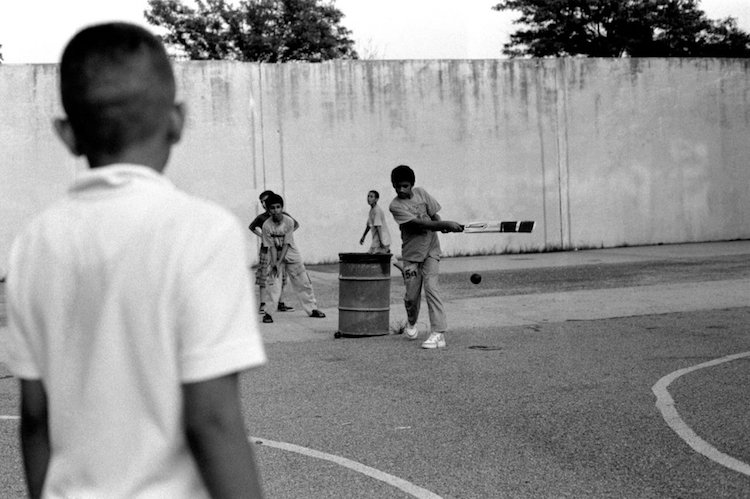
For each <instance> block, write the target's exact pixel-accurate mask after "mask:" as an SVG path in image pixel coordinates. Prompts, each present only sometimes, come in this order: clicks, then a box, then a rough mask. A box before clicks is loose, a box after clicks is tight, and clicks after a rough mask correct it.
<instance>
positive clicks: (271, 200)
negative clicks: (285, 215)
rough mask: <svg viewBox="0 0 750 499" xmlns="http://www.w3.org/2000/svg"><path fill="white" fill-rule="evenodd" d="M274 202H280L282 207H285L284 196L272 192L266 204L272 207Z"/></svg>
mask: <svg viewBox="0 0 750 499" xmlns="http://www.w3.org/2000/svg"><path fill="white" fill-rule="evenodd" d="M274 204H280V205H281V207H282V208H283V207H284V198H282V197H281V196H279V195H278V194H276V193H273V192H272V193H271V194H270V195H269V196H268V199H266V206H268V207H269V208H270V207H271V206H272V205H274Z"/></svg>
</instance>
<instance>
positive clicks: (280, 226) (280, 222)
mask: <svg viewBox="0 0 750 499" xmlns="http://www.w3.org/2000/svg"><path fill="white" fill-rule="evenodd" d="M266 206H267V207H268V212H269V213H270V214H271V218H269V219H268V220H266V221H265V222H264V223H263V244H265V245H266V246H267V247H268V254H269V273H268V283H267V289H268V299H269V302H268V304H267V305H268V306H269V307H270V308H267V309H266V314H265V315H264V316H263V322H265V323H271V322H273V317H272V316H271V314H269V313H268V310H275V309H276V306H277V304H278V303H279V299H280V298H281V281H282V276H283V275H287V276H288V278H289V282H291V284H292V287H293V288H294V291H295V292H296V293H297V298H298V299H299V302H300V304H301V305H302V310H304V311H305V313H306V314H307V315H309V316H310V317H315V318H323V317H325V316H326V315H325V314H324V313H323V312H321V311H320V310H318V304H317V302H316V300H315V292H314V291H313V285H312V281H310V276H309V275H307V269H306V268H305V264H304V263H302V255H301V254H300V252H299V248H298V247H297V243H296V241H295V240H294V220H293V219H292V217H290V216H289V215H286V214H284V199H283V198H282V197H281V196H279V195H278V194H271V195H270V196H268V199H266Z"/></svg>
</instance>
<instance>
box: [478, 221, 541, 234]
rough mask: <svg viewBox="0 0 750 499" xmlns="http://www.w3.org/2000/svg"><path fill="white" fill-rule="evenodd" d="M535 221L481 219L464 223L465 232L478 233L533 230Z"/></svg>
mask: <svg viewBox="0 0 750 499" xmlns="http://www.w3.org/2000/svg"><path fill="white" fill-rule="evenodd" d="M534 225H535V222H534V221H533V220H523V221H520V222H519V221H516V220H480V221H476V222H469V223H467V224H465V225H464V232H465V233H468V234H477V233H482V232H532V231H533V230H534Z"/></svg>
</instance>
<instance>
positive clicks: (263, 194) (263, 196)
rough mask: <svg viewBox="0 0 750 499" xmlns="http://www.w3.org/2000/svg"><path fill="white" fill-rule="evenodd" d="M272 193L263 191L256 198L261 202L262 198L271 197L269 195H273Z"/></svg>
mask: <svg viewBox="0 0 750 499" xmlns="http://www.w3.org/2000/svg"><path fill="white" fill-rule="evenodd" d="M273 193H274V192H273V191H263V192H261V193H260V195H259V196H258V199H259V200H263V198H265V197H268V196H270V195H271V194H273Z"/></svg>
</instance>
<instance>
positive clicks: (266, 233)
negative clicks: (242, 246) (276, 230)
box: [261, 218, 273, 248]
mask: <svg viewBox="0 0 750 499" xmlns="http://www.w3.org/2000/svg"><path fill="white" fill-rule="evenodd" d="M268 220H270V218H269V219H268ZM268 220H266V222H268ZM261 231H262V232H263V236H261V241H262V242H263V246H265V247H266V248H270V247H271V246H273V240H272V239H271V229H270V228H269V227H268V226H266V223H265V222H264V223H263V226H262V227H261Z"/></svg>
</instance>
